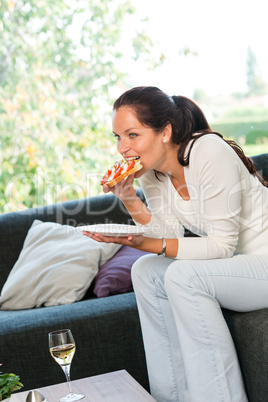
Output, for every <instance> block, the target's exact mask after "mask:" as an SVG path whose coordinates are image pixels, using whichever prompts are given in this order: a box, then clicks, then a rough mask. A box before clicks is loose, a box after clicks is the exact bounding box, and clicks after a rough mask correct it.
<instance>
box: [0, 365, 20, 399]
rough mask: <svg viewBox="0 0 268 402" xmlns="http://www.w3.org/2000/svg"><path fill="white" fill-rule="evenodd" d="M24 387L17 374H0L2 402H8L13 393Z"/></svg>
mask: <svg viewBox="0 0 268 402" xmlns="http://www.w3.org/2000/svg"><path fill="white" fill-rule="evenodd" d="M22 387H23V385H22V383H21V382H20V377H19V376H17V375H16V374H12V373H6V374H3V373H1V372H0V401H4V400H6V401H8V400H9V398H10V397H11V394H12V392H14V391H17V390H19V389H21V388H22Z"/></svg>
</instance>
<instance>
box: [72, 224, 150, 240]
mask: <svg viewBox="0 0 268 402" xmlns="http://www.w3.org/2000/svg"><path fill="white" fill-rule="evenodd" d="M79 229H81V230H86V231H87V232H91V233H100V234H102V235H104V236H116V237H125V236H129V235H136V236H137V235H141V234H144V232H145V230H144V229H143V228H142V227H140V226H134V225H121V224H119V223H100V224H97V225H87V226H79Z"/></svg>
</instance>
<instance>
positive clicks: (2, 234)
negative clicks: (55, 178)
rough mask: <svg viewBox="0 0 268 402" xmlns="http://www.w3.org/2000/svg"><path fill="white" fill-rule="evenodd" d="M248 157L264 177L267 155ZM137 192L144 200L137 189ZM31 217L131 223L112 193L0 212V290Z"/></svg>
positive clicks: (68, 221)
mask: <svg viewBox="0 0 268 402" xmlns="http://www.w3.org/2000/svg"><path fill="white" fill-rule="evenodd" d="M252 160H253V162H254V164H255V166H256V169H257V170H258V172H259V173H260V174H261V175H262V176H263V177H264V178H265V179H266V180H268V154H262V155H257V156H253V157H252ZM138 195H139V197H140V198H141V199H142V200H143V201H145V200H144V196H143V194H142V192H141V191H140V190H138ZM35 219H39V220H41V221H43V222H57V223H60V224H68V225H71V226H79V225H88V224H89V225H90V224H94V223H113V222H114V223H127V224H132V223H133V221H132V219H131V217H130V215H129V214H128V213H127V211H126V209H125V208H124V206H123V204H122V203H121V201H119V200H118V199H117V198H116V197H115V196H114V195H113V194H109V195H100V196H96V197H90V198H85V199H80V200H74V201H68V202H64V203H61V204H54V205H48V206H44V207H40V208H32V209H28V210H25V211H20V212H12V213H7V214H2V215H0V256H1V257H0V291H1V289H2V287H3V285H4V283H5V281H6V279H7V277H8V274H9V272H10V270H11V269H12V267H13V265H14V264H15V262H16V261H17V259H18V257H19V254H20V251H21V249H22V246H23V242H24V239H25V237H26V235H27V232H28V230H29V229H30V227H31V225H32V223H33V221H34V220H35Z"/></svg>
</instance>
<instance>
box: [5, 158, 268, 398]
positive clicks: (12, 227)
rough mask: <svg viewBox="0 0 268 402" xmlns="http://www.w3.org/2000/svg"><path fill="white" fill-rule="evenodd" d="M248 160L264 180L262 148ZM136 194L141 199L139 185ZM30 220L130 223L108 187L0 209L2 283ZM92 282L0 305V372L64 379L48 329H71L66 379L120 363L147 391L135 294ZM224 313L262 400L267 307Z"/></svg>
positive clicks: (38, 380)
mask: <svg viewBox="0 0 268 402" xmlns="http://www.w3.org/2000/svg"><path fill="white" fill-rule="evenodd" d="M252 159H253V161H254V163H255V165H256V167H257V170H258V171H259V172H260V173H261V174H262V175H263V176H264V177H266V179H268V154H262V155H258V156H254V157H252ZM138 195H139V197H140V198H141V199H142V200H143V201H145V200H144V197H143V194H142V193H141V191H140V190H138ZM36 219H37V220H41V221H42V222H56V223H58V224H61V225H70V226H72V227H76V226H79V225H88V224H95V223H111V222H115V223H127V224H133V222H132V219H131V218H130V216H129V215H128V213H127V211H126V210H125V209H124V207H123V205H122V203H121V202H120V201H119V200H118V199H116V198H115V197H114V196H113V195H112V194H108V195H100V196H96V197H91V198H86V199H80V200H74V201H68V202H64V203H61V204H54V205H48V206H44V207H39V208H33V209H28V210H25V211H19V212H12V213H7V214H2V215H0V250H1V259H0V273H1V274H0V289H2V287H3V285H4V283H5V282H6V280H7V278H8V275H9V273H10V271H11V269H12V267H13V266H14V264H15V263H16V261H17V260H18V258H19V255H20V253H21V250H22V248H23V244H24V240H25V238H26V236H27V233H28V231H29V229H30V228H31V226H32V224H33V222H34V220H36ZM185 235H186V236H191V235H192V234H191V233H189V232H186V233H185ZM92 286H93V284H92V285H91V286H90V287H89V289H88V290H87V292H86V294H85V295H84V296H83V298H82V300H80V301H77V302H74V303H70V304H63V305H56V306H49V307H38V308H29V309H23V310H16V311H7V310H0V363H2V367H1V371H3V372H14V373H16V374H18V375H19V376H20V378H21V382H22V383H23V384H24V390H29V389H34V388H38V387H43V386H47V385H51V384H55V383H60V382H63V381H65V377H64V374H63V372H62V370H61V369H60V367H59V366H58V365H57V364H56V363H55V362H54V361H53V359H52V357H51V356H50V354H49V351H48V333H49V332H50V331H53V330H56V329H60V328H70V329H71V330H72V332H73V335H74V338H75V340H76V344H77V351H76V354H75V357H74V360H73V363H72V369H71V378H72V379H79V378H83V377H88V376H92V375H98V374H102V373H106V372H110V371H115V370H120V369H126V370H127V371H128V372H129V373H130V374H131V375H132V376H133V377H134V378H135V379H136V380H137V381H138V382H139V383H140V384H141V385H142V386H143V387H144V388H145V389H147V390H149V383H148V377H147V370H146V361H145V354H144V348H143V342H142V335H141V328H140V322H139V316H138V311H137V306H136V299H135V294H134V293H133V291H127V293H120V294H116V295H111V296H108V297H101V298H100V297H96V296H95V295H94V293H93V292H92ZM223 314H224V317H225V319H226V322H227V324H228V326H229V328H230V332H231V335H232V337H233V340H234V343H235V346H236V350H237V353H238V357H239V361H240V365H241V370H242V374H243V378H244V382H245V386H246V391H247V394H248V399H249V401H250V402H265V401H268V309H263V310H259V311H253V312H249V313H238V312H235V311H230V310H223ZM160 364H161V362H160ZM226 402H232V401H226Z"/></svg>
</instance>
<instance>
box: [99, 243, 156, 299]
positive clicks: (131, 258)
mask: <svg viewBox="0 0 268 402" xmlns="http://www.w3.org/2000/svg"><path fill="white" fill-rule="evenodd" d="M144 254H148V253H147V252H146V251H141V250H136V249H134V248H132V247H128V246H123V247H122V248H121V249H120V250H119V251H118V252H117V253H116V254H115V255H114V256H113V258H111V259H110V260H109V261H107V262H106V263H105V264H103V266H102V267H101V268H100V270H99V272H98V273H97V275H96V278H95V285H94V289H93V293H94V294H95V295H96V296H97V297H106V296H110V295H115V294H120V293H127V292H131V291H133V287H132V282H131V268H132V265H133V264H134V262H135V261H136V260H137V259H138V258H140V257H141V256H143V255H144Z"/></svg>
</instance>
